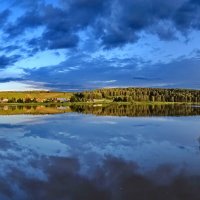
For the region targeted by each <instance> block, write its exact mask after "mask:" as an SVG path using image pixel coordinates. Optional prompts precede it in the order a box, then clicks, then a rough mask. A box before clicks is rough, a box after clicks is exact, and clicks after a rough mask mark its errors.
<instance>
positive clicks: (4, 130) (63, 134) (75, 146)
mask: <svg viewBox="0 0 200 200" xmlns="http://www.w3.org/2000/svg"><path fill="white" fill-rule="evenodd" d="M113 109H114V108H113ZM113 109H112V112H115V113H116V109H117V108H116V109H114V110H115V111H114V110H113ZM182 109H183V108H182ZM184 109H188V108H184ZM194 109H195V111H194V115H192V112H190V114H186V115H188V116H181V115H180V114H179V117H177V116H174V115H173V116H170V115H169V114H168V115H167V116H166V114H165V115H164V114H163V115H164V116H162V113H160V112H159V113H160V114H158V113H157V112H156V113H157V114H155V115H154V114H151V115H150V116H149V115H144V116H142V115H139V116H137V117H134V116H131V117H130V115H129V117H127V116H122V114H121V115H120V117H119V116H117V114H115V116H106V113H105V110H104V113H103V115H104V116H101V113H99V111H98V112H94V111H93V112H92V111H90V112H89V111H88V109H87V112H86V110H81V109H80V108H79V109H77V108H76V109H75V108H73V111H77V112H69V113H64V114H56V115H2V116H0V158H1V162H0V199H1V200H7V199H8V200H10V199H17V200H18V199H19V200H29V199H30V200H31V199H33V200H37V199H47V200H51V199H53V200H54V199H55V200H90V199H92V200H93V199H94V200H98V199H99V200H104V199H106V200H107V199H108V200H110V199H112V200H129V199H130V200H133V199H136V200H137V199H141V200H144V199H145V200H146V199H147V200H148V199H153V200H155V199H159V200H160V199H162V200H163V199H164V200H165V199H166V200H168V199H194V200H195V199H198V200H199V199H200V193H199V188H200V148H199V146H200V116H199V115H198V112H199V109H200V108H199V107H194ZM95 110H97V108H95ZM129 110H130V109H129ZM140 110H141V109H140ZM150 110H152V108H151V109H150ZM117 112H119V113H123V112H125V111H123V110H120V111H119V110H118V111H117ZM126 112H127V111H126ZM144 112H146V111H144ZM166 112H167V113H169V112H170V113H171V112H173V110H171V111H164V113H166ZM177 112H178V111H177ZM84 113H86V114H84ZM92 113H93V114H95V115H93V114H92ZM107 115H109V114H108V113H107ZM110 115H112V113H111V114H110ZM113 115H114V114H113ZM118 115H119V114H118Z"/></svg>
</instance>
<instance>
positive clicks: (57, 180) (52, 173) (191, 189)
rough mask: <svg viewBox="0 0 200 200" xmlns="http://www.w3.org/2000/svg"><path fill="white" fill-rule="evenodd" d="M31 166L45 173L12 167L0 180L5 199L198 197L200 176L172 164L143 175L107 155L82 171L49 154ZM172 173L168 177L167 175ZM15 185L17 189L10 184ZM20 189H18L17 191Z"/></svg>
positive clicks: (73, 162)
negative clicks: (37, 174) (31, 174)
mask: <svg viewBox="0 0 200 200" xmlns="http://www.w3.org/2000/svg"><path fill="white" fill-rule="evenodd" d="M29 164H30V165H31V166H32V167H33V168H36V169H41V170H42V171H43V172H44V173H45V174H46V175H47V177H48V179H47V180H45V179H44V180H43V179H42V178H39V177H38V178H36V177H29V176H28V175H26V173H25V172H24V171H20V170H17V169H11V172H10V173H9V175H8V176H7V179H6V180H4V179H1V181H0V186H1V187H0V194H1V196H4V197H8V199H19V198H18V197H20V199H21V200H23V199H34V200H37V199H38V200H39V199H48V200H54V199H55V200H62V199H66V200H68V199H70V200H71V199H72V200H90V199H95V200H133V199H136V200H156V199H158V200H160V199H162V200H169V199H177V200H179V199H180V200H182V199H183V200H184V199H188V200H191V199H192V200H197V199H198V200H199V199H200V193H199V187H200V177H199V176H196V177H194V176H193V177H192V176H187V175H186V174H183V172H180V173H176V174H175V173H174V172H175V171H176V169H175V167H173V166H170V165H163V166H160V167H158V168H157V169H156V170H155V171H154V172H151V173H148V174H146V175H144V174H141V173H139V172H138V171H139V170H138V166H137V164H135V163H133V162H127V161H124V160H122V159H119V158H114V157H110V156H108V157H106V158H105V159H104V160H103V161H102V165H100V166H96V167H94V169H92V170H90V174H89V176H88V175H81V174H80V173H79V171H80V169H81V166H80V163H79V161H78V160H77V159H75V158H64V157H49V158H41V160H40V159H39V160H32V161H31V163H29ZM169 177H171V178H169ZM15 184H16V185H17V186H18V189H19V190H18V192H19V191H23V193H24V194H23V195H22V194H21V195H20V194H17V193H16V190H15V189H16V187H15V189H13V188H11V187H12V186H13V185H15ZM19 193H20V192H19Z"/></svg>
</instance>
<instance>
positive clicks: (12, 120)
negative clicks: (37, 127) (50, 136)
mask: <svg viewBox="0 0 200 200" xmlns="http://www.w3.org/2000/svg"><path fill="white" fill-rule="evenodd" d="M50 117H51V116H50V115H9V116H4V115H2V116H0V125H1V124H10V125H15V124H23V125H24V124H32V123H42V122H43V120H44V119H46V118H50Z"/></svg>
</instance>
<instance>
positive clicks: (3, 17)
mask: <svg viewBox="0 0 200 200" xmlns="http://www.w3.org/2000/svg"><path fill="white" fill-rule="evenodd" d="M9 15H10V10H8V9H7V10H4V11H3V12H1V13H0V25H1V26H2V25H4V24H5V22H6V21H7V20H8V17H9Z"/></svg>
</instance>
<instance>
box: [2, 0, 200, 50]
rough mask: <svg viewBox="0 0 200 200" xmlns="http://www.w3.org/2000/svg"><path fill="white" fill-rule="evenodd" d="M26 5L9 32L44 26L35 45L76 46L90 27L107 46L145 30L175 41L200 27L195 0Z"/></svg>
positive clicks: (31, 44) (199, 9)
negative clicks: (179, 34)
mask: <svg viewBox="0 0 200 200" xmlns="http://www.w3.org/2000/svg"><path fill="white" fill-rule="evenodd" d="M19 5H20V4H19ZM27 7H28V8H29V9H27ZM26 9H27V11H26V12H25V13H24V15H22V16H20V17H19V18H18V19H17V20H16V22H14V23H12V24H8V25H7V27H6V29H5V33H7V35H8V36H9V37H10V38H13V37H16V36H23V32H25V31H27V30H30V29H36V28H38V27H43V28H44V32H43V33H42V35H41V36H39V37H34V38H32V39H31V40H30V41H29V42H28V44H29V47H32V48H34V49H35V50H36V49H37V50H44V49H63V48H66V49H67V48H72V47H75V46H76V45H77V44H78V41H79V39H80V38H79V36H78V32H79V31H80V30H85V29H86V28H87V27H90V28H92V29H93V30H94V32H93V33H94V34H95V36H96V38H97V39H100V40H101V42H102V45H103V46H104V47H107V48H111V47H116V46H122V45H124V44H126V43H134V42H136V41H137V40H138V39H139V38H140V32H142V31H147V32H151V33H153V34H156V35H158V37H160V39H162V40H172V39H176V34H177V31H181V32H184V34H185V32H186V31H188V30H190V29H191V28H192V29H197V30H199V28H200V24H199V21H200V15H199V13H200V4H199V1H195V0H190V1H186V0H177V1H172V0H169V1H161V0H134V1H130V0H124V1H119V0H114V1H110V0H109V1H105V0H101V1H100V0H93V1H91V0H74V1H61V3H60V6H59V7H56V6H53V5H50V4H45V3H44V2H42V1H36V2H35V3H34V4H30V5H29V4H26Z"/></svg>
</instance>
